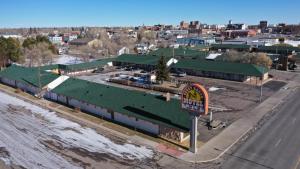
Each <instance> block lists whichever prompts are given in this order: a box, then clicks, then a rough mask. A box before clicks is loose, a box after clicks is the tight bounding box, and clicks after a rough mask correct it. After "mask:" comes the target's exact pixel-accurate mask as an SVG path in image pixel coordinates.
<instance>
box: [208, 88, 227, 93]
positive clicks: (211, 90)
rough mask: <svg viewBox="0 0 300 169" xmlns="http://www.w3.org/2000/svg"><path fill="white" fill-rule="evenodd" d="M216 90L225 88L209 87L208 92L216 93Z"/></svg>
mask: <svg viewBox="0 0 300 169" xmlns="http://www.w3.org/2000/svg"><path fill="white" fill-rule="evenodd" d="M218 90H225V88H218V87H210V88H209V89H208V91H210V92H215V91H218Z"/></svg>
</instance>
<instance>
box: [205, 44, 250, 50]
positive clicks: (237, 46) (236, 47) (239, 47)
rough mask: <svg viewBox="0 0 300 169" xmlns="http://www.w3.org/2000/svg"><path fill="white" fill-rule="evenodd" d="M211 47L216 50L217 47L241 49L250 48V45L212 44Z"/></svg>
mask: <svg viewBox="0 0 300 169" xmlns="http://www.w3.org/2000/svg"><path fill="white" fill-rule="evenodd" d="M210 48H211V49H214V50H218V49H236V50H243V49H250V45H244V44H241V45H235V44H212V45H211V47H210Z"/></svg>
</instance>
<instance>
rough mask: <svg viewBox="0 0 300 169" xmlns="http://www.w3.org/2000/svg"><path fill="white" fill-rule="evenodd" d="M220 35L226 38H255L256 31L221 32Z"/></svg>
mask: <svg viewBox="0 0 300 169" xmlns="http://www.w3.org/2000/svg"><path fill="white" fill-rule="evenodd" d="M222 35H223V36H224V37H226V38H237V37H248V36H256V31H254V30H226V31H224V32H222Z"/></svg>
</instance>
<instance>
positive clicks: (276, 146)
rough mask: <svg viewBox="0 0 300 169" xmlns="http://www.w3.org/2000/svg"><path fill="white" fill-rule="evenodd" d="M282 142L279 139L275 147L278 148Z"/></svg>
mask: <svg viewBox="0 0 300 169" xmlns="http://www.w3.org/2000/svg"><path fill="white" fill-rule="evenodd" d="M280 142H281V139H279V140H278V141H277V142H276V144H275V147H277V146H278V145H279V144H280Z"/></svg>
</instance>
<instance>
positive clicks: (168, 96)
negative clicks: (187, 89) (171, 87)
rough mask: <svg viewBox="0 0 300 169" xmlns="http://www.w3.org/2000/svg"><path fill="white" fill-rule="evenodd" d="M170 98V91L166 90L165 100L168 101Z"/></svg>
mask: <svg viewBox="0 0 300 169" xmlns="http://www.w3.org/2000/svg"><path fill="white" fill-rule="evenodd" d="M170 100H171V95H170V93H169V92H168V93H167V94H166V101H167V102H168V101H170Z"/></svg>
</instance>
